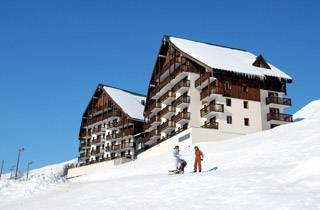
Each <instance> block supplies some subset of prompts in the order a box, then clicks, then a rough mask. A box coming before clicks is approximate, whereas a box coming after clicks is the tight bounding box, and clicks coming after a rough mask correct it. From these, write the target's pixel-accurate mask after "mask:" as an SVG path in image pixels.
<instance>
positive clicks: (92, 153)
mask: <svg viewBox="0 0 320 210" xmlns="http://www.w3.org/2000/svg"><path fill="white" fill-rule="evenodd" d="M102 153H103V152H102V151H100V149H95V150H91V152H90V154H91V155H93V156H94V155H100V154H102Z"/></svg>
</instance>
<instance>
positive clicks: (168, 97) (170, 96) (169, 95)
mask: <svg viewBox="0 0 320 210" xmlns="http://www.w3.org/2000/svg"><path fill="white" fill-rule="evenodd" d="M175 98H176V93H174V92H173V91H168V92H166V93H165V94H164V95H163V96H161V97H160V98H159V101H160V102H161V103H163V104H166V105H169V104H170V103H171V102H172V101H174V99H175Z"/></svg>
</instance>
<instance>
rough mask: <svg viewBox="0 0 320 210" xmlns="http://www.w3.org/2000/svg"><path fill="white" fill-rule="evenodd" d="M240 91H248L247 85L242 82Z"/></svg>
mask: <svg viewBox="0 0 320 210" xmlns="http://www.w3.org/2000/svg"><path fill="white" fill-rule="evenodd" d="M242 91H243V92H245V93H247V92H249V88H248V85H246V84H243V85H242Z"/></svg>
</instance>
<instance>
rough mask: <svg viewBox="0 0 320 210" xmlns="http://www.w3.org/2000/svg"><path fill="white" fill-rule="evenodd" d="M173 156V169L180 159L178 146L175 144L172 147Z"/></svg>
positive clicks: (176, 167) (176, 168) (176, 166)
mask: <svg viewBox="0 0 320 210" xmlns="http://www.w3.org/2000/svg"><path fill="white" fill-rule="evenodd" d="M173 157H174V165H175V170H178V163H179V159H180V151H179V146H178V145H177V146H175V147H174V149H173Z"/></svg>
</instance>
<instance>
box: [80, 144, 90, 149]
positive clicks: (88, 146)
mask: <svg viewBox="0 0 320 210" xmlns="http://www.w3.org/2000/svg"><path fill="white" fill-rule="evenodd" d="M90 146H91V145H90V143H81V144H80V148H79V149H80V150H82V149H88V148H90Z"/></svg>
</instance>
